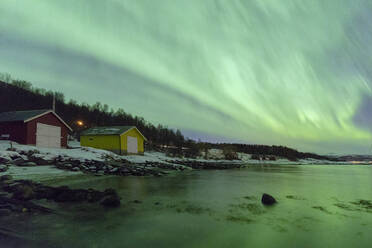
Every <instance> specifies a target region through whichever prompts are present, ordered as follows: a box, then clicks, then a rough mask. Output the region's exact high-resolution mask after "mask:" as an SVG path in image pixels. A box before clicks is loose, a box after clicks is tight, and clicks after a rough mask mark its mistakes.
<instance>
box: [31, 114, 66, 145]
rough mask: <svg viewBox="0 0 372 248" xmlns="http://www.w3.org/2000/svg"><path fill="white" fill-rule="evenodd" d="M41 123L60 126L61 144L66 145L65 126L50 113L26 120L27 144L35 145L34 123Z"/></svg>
mask: <svg viewBox="0 0 372 248" xmlns="http://www.w3.org/2000/svg"><path fill="white" fill-rule="evenodd" d="M38 122H39V123H43V124H47V125H52V126H60V127H61V136H62V140H61V146H62V147H67V134H68V129H67V127H66V126H65V125H64V124H63V123H62V122H61V121H60V120H59V119H58V118H57V117H56V116H55V115H54V114H52V113H49V114H46V115H43V116H41V117H39V118H36V119H34V120H32V121H29V122H27V123H26V124H27V144H32V145H36V123H38Z"/></svg>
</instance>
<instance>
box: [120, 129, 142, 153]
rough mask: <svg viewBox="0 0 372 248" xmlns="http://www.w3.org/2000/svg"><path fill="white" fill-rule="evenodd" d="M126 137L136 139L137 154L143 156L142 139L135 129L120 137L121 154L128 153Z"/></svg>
mask: <svg viewBox="0 0 372 248" xmlns="http://www.w3.org/2000/svg"><path fill="white" fill-rule="evenodd" d="M128 136H131V137H136V138H137V142H138V143H137V145H138V153H140V154H141V153H142V154H143V152H144V145H143V143H144V139H143V137H142V135H141V134H140V133H139V132H138V131H137V129H135V128H133V129H131V130H129V131H128V132H126V133H124V134H122V135H121V136H120V141H121V144H122V151H123V153H124V154H125V153H127V151H128V147H127V137H128Z"/></svg>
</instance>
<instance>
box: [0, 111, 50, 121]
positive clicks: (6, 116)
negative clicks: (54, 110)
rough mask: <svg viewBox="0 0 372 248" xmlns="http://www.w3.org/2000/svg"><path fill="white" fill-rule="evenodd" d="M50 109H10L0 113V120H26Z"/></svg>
mask: <svg viewBox="0 0 372 248" xmlns="http://www.w3.org/2000/svg"><path fill="white" fill-rule="evenodd" d="M48 111H51V110H49V109H39V110H26V111H12V112H3V113H0V122H11V121H26V120H28V119H30V118H33V117H35V116H38V115H42V114H44V113H45V112H48Z"/></svg>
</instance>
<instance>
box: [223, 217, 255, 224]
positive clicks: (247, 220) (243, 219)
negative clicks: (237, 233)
mask: <svg viewBox="0 0 372 248" xmlns="http://www.w3.org/2000/svg"><path fill="white" fill-rule="evenodd" d="M226 220H227V221H231V222H235V223H240V224H251V223H252V222H254V220H252V219H250V218H248V217H246V216H243V215H228V216H226Z"/></svg>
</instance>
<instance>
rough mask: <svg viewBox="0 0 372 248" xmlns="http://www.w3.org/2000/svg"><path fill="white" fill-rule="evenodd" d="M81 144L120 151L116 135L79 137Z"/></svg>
mask: <svg viewBox="0 0 372 248" xmlns="http://www.w3.org/2000/svg"><path fill="white" fill-rule="evenodd" d="M80 144H81V146H88V147H93V148H98V149H104V150H109V151H113V152H116V153H120V150H121V148H120V139H119V136H118V135H89V136H81V137H80Z"/></svg>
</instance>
